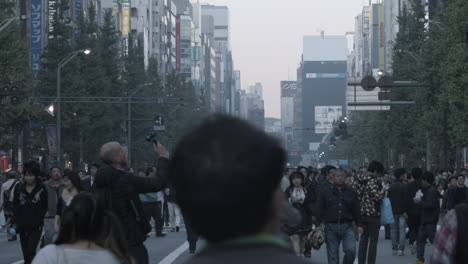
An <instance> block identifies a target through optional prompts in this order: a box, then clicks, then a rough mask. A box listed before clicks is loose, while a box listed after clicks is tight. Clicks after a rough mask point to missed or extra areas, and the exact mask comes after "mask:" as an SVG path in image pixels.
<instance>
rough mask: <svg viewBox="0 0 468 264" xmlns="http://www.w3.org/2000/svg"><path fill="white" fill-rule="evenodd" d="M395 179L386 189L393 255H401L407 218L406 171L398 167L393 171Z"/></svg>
mask: <svg viewBox="0 0 468 264" xmlns="http://www.w3.org/2000/svg"><path fill="white" fill-rule="evenodd" d="M393 175H394V176H395V179H396V181H395V182H394V183H393V184H392V185H391V186H390V189H389V190H388V198H389V199H390V202H391V204H392V211H393V220H394V222H393V224H391V233H392V235H391V237H392V251H393V255H398V256H403V255H404V254H405V243H406V219H407V218H408V214H407V211H408V203H409V202H410V201H409V198H408V190H407V188H408V187H407V184H406V176H407V175H406V171H405V169H402V168H399V169H396V170H395V171H394V172H393Z"/></svg>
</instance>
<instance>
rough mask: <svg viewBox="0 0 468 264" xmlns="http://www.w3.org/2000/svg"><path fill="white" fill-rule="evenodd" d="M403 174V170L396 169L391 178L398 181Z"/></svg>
mask: <svg viewBox="0 0 468 264" xmlns="http://www.w3.org/2000/svg"><path fill="white" fill-rule="evenodd" d="M405 173H406V170H405V169H403V168H398V169H396V170H395V171H393V176H395V178H397V179H400V178H401V176H403V175H405Z"/></svg>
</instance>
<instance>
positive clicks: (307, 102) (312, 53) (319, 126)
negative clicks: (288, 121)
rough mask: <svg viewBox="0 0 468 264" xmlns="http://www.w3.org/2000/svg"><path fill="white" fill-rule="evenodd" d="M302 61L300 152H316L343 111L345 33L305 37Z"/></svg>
mask: <svg viewBox="0 0 468 264" xmlns="http://www.w3.org/2000/svg"><path fill="white" fill-rule="evenodd" d="M303 45H304V53H303V59H302V64H301V71H300V72H299V74H300V75H301V76H300V77H298V79H299V78H300V79H301V97H302V102H301V104H302V129H304V130H303V137H302V139H303V142H302V151H312V152H313V151H317V150H318V147H319V145H320V143H321V141H322V139H323V138H324V136H325V135H326V134H328V133H329V132H331V131H332V128H333V122H334V121H336V120H338V119H339V118H340V117H341V116H343V114H344V113H345V110H346V99H345V93H346V66H347V65H346V64H347V54H348V50H347V40H346V37H345V36H325V35H321V36H305V37H304V43H303Z"/></svg>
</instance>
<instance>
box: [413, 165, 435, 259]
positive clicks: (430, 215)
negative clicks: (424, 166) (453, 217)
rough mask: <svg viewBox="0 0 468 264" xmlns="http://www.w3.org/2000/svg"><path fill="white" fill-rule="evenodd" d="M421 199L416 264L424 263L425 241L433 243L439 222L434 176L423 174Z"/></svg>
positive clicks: (427, 173) (429, 173)
mask: <svg viewBox="0 0 468 264" xmlns="http://www.w3.org/2000/svg"><path fill="white" fill-rule="evenodd" d="M421 187H422V193H423V196H422V199H421V207H422V213H421V225H420V227H419V232H418V242H417V260H416V264H422V263H424V251H425V247H426V241H427V240H428V239H429V241H430V242H431V243H433V242H434V237H435V234H436V231H437V222H438V221H439V214H440V203H439V194H438V192H437V189H436V188H435V186H434V175H433V174H432V173H431V172H425V173H424V174H423V176H422V178H421Z"/></svg>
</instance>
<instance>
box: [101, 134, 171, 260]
mask: <svg viewBox="0 0 468 264" xmlns="http://www.w3.org/2000/svg"><path fill="white" fill-rule="evenodd" d="M153 147H154V151H155V153H156V155H158V156H159V160H158V177H138V176H134V175H133V174H130V173H127V172H126V171H125V168H126V167H127V160H128V153H127V149H126V148H125V147H124V146H122V145H120V144H119V143H118V142H109V143H106V144H104V145H103V146H102V147H101V150H100V153H99V156H100V158H101V160H102V161H103V163H104V164H105V166H103V167H102V168H99V170H98V172H97V174H96V182H95V187H94V189H93V192H94V193H96V195H97V196H98V198H99V201H100V202H101V203H103V206H104V207H105V208H106V209H108V210H111V211H112V212H114V213H115V214H116V215H117V217H118V218H119V219H120V221H121V222H122V227H123V228H124V235H125V236H126V240H127V242H128V245H129V255H130V256H131V257H132V258H134V260H135V263H137V264H147V263H148V262H149V259H148V251H147V250H146V247H145V246H144V244H143V242H144V241H145V240H146V235H147V234H148V233H149V232H150V231H151V225H150V224H149V222H148V221H147V218H146V216H145V213H144V211H143V206H142V204H141V201H140V199H139V197H138V194H140V193H149V192H158V191H161V190H163V189H164V188H165V187H166V178H167V177H166V176H167V166H168V158H169V153H168V152H167V150H166V148H165V147H164V146H163V145H161V144H159V143H158V144H157V145H156V144H154V146H153Z"/></svg>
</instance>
